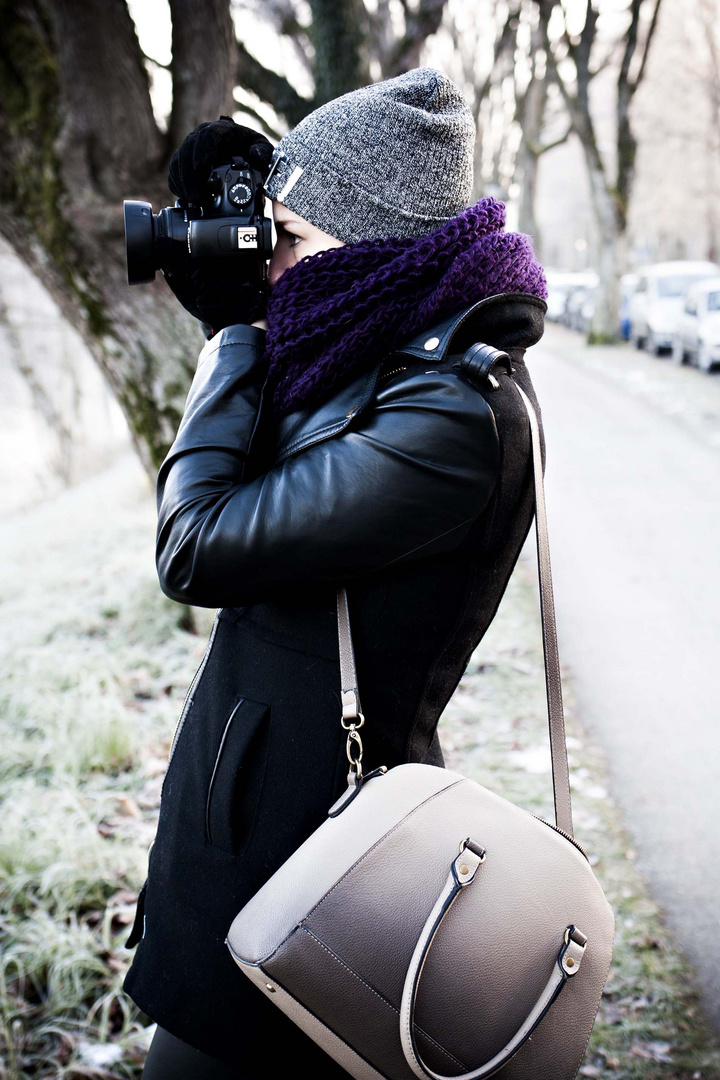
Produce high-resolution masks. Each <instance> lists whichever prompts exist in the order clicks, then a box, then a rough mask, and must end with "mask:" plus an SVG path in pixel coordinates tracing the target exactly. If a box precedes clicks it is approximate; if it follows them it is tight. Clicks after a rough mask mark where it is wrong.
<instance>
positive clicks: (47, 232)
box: [0, 0, 720, 1080]
mask: <svg viewBox="0 0 720 1080" xmlns="http://www.w3.org/2000/svg"><path fill="white" fill-rule="evenodd" d="M0 27H1V28H2V29H1V30H0V373H1V375H2V382H3V393H2V395H0V418H1V419H2V423H0V450H1V451H2V461H3V468H2V470H1V472H0V604H1V605H2V606H1V607H0V635H2V642H1V647H0V664H1V665H2V682H1V684H0V745H1V746H2V751H1V753H0V802H1V804H2V811H1V813H0V957H1V959H0V1078H2V1080H21V1078H25V1077H70V1078H81V1077H82V1078H85V1077H96V1078H98V1077H99V1078H101V1080H103V1078H113V1077H116V1078H123V1077H125V1078H133V1077H139V1076H140V1073H141V1071H142V1063H143V1059H144V1055H145V1052H146V1049H147V1045H148V1042H149V1039H150V1038H151V1036H152V1032H153V1023H152V1019H151V1018H150V1017H146V1016H144V1015H142V1014H140V1013H138V1010H137V1009H136V1007H135V1006H134V1005H133V1003H132V1002H131V1001H130V1000H129V998H127V997H126V996H125V995H124V994H123V993H122V990H121V988H120V987H121V983H122V979H123V977H124V973H125V971H126V969H127V967H128V965H129V963H130V959H131V956H132V954H131V953H130V952H129V951H128V950H126V949H124V947H123V942H124V941H125V940H126V938H127V935H128V933H129V927H130V924H131V923H132V920H133V916H134V910H135V902H136V899H137V890H138V887H139V885H140V884H141V882H142V881H143V879H144V876H145V869H146V863H147V851H148V848H149V845H150V843H151V842H152V839H153V836H154V832H155V825H156V821H157V813H158V805H159V793H160V786H161V783H162V778H163V773H164V768H165V762H166V758H167V753H168V749H169V745H170V741H171V739H172V734H173V729H174V726H175V723H176V721H177V718H178V716H179V714H180V711H181V708H182V704H183V699H184V697H185V694H186V691H187V687H188V685H189V683H190V680H191V678H192V675H193V673H194V671H195V669H196V668H197V666H198V664H199V662H200V659H201V657H202V655H203V652H204V649H205V644H206V640H207V635H208V632H209V629H210V626H211V623H212V620H213V616H214V611H211V610H209V609H198V608H186V607H183V606H181V605H177V604H174V603H173V602H171V601H170V600H168V599H167V598H166V597H164V596H163V594H162V593H161V592H160V589H159V585H158V583H157V578H156V575H155V566H154V531H155V503H154V482H155V475H156V472H157V469H158V467H159V465H160V463H161V462H162V460H163V457H164V455H165V453H166V451H167V449H168V447H169V445H170V444H171V442H172V440H173V438H174V434H175V431H176V429H177V426H178V424H179V421H180V418H181V416H182V411H183V406H184V402H185V397H186V394H187V390H188V387H189V384H190V381H191V379H192V375H193V372H194V368H195V363H196V359H197V354H198V351H199V349H200V348H201V346H202V344H203V338H202V335H201V333H200V330H199V328H198V326H197V324H196V323H195V322H194V320H192V319H191V317H190V316H189V315H187V314H186V313H185V312H184V311H183V309H182V308H180V306H179V305H178V304H177V302H176V300H175V299H174V297H173V296H172V295H171V293H170V291H169V289H168V288H167V286H166V285H165V283H164V281H163V280H162V277H161V275H159V276H158V280H157V281H155V283H154V284H152V285H148V286H143V287H140V288H133V289H129V288H128V286H127V284H126V278H125V260H124V243H123V224H122V200H123V199H125V198H130V199H133V198H134V199H145V200H150V201H152V202H153V205H154V209H155V210H157V209H159V207H161V206H165V205H169V204H170V203H171V201H172V199H171V196H170V194H169V192H168V190H167V187H166V183H165V179H166V174H167V164H168V160H169V157H170V155H171V153H172V152H173V150H174V149H175V148H176V147H177V146H178V145H179V143H180V142H181V141H182V139H183V137H184V136H185V134H187V132H188V131H190V130H191V129H192V128H193V127H194V126H195V125H196V124H198V123H199V122H201V121H202V120H207V119H215V118H217V117H218V116H219V115H220V113H230V114H232V115H233V116H234V118H235V119H236V120H237V121H238V122H239V123H242V124H246V125H249V126H253V127H256V128H257V129H258V130H261V131H263V132H264V133H265V134H266V135H267V136H268V137H269V138H270V139H271V140H272V141H273V142H276V141H277V140H278V139H279V138H280V137H281V135H282V134H283V132H285V131H286V130H288V129H289V128H291V127H293V126H294V125H295V124H297V123H298V122H299V121H300V120H301V119H302V117H303V116H304V115H306V114H307V113H308V112H309V111H311V110H312V109H313V108H315V107H316V106H318V105H320V104H322V103H323V102H325V101H328V100H330V99H331V98H334V97H336V96H338V95H340V94H342V93H345V92H346V91H349V90H352V89H355V88H356V87H359V86H362V85H365V84H367V83H368V82H371V81H376V80H380V79H384V78H389V77H392V76H395V75H398V74H400V73H402V72H403V71H406V70H408V69H409V68H412V67H417V66H425V65H428V66H433V67H438V68H440V69H442V70H443V71H444V72H445V73H446V74H447V75H449V76H450V77H451V78H452V79H454V80H455V81H456V82H457V84H458V85H459V86H460V87H461V88H462V90H463V93H464V94H465V96H466V98H467V100H468V103H469V104H470V106H471V108H472V110H473V113H474V116H475V120H476V125H477V148H476V161H475V191H474V199H478V198H480V197H482V196H485V195H493V196H495V197H496V198H499V199H502V200H503V201H504V202H505V203H506V206H507V215H508V228H509V229H516V230H520V231H522V232H525V233H528V234H530V235H531V236H532V238H533V241H534V245H535V250H536V252H537V254H538V256H539V258H540V259H541V261H542V262H543V264H544V265H545V267H546V272H547V277H548V285H549V298H548V313H547V325H546V333H545V336H544V338H543V340H542V341H541V342H540V343H539V344H538V345H537V346H535V347H534V348H533V349H532V350H531V351H530V352H529V353H528V356H527V363H528V367H529V370H530V374H531V377H532V379H533V381H534V384H535V386H536V389H537V393H538V398H539V401H540V404H541V407H542V412H543V419H544V424H545V433H546V439H547V445H548V458H547V472H546V477H547V495H548V514H549V527H550V538H551V546H552V552H553V566H554V575H555V590H556V602H557V608H558V618H559V643H560V652H561V659H562V660H563V675H564V680H565V696H566V701H567V709H568V728H569V732H570V734H569V750H570V758H571V766H572V772H573V793H574V800H575V813H576V824H577V832H578V836H579V838H580V841H581V843H583V845H584V846H585V847H586V849H587V851H588V853H589V856H590V861H591V863H592V865H593V867H594V869H595V871H596V873H597V874H598V876H599V877H600V879H601V881H602V884H603V886H604V888H605V889H606V892H607V895H608V897H609V899H610V900H611V903H612V904H613V907H614V909H615V912H616V920H617V940H616V953H615V961H614V964H613V969H612V971H611V975H610V978H609V980H608V984H607V986H606V989H605V993H604V996H603V1001H602V1004H601V1008H600V1013H599V1017H598V1023H597V1024H596V1027H595V1031H594V1033H593V1037H592V1040H591V1043H590V1046H589V1048H588V1053H587V1056H586V1059H585V1062H584V1063H583V1066H582V1068H581V1072H580V1075H581V1076H585V1077H602V1078H619V1080H634V1078H643V1080H655V1078H660V1077H663V1078H664V1077H668V1078H674V1080H698V1078H710V1077H715V1078H718V1077H720V1050H719V1046H718V1033H719V1032H720V933H719V931H720V902H719V901H718V899H717V898H718V896H719V895H720V783H719V782H718V779H719V775H720V723H719V722H718V721H719V720H720V715H719V713H720V710H719V708H718V678H717V674H716V670H717V666H718V662H717V653H718V645H719V644H720V616H719V614H718V613H719V612H720V571H719V569H718V566H719V562H720V560H719V559H718V548H719V546H720V499H719V497H718V496H720V483H719V480H718V477H719V475H720V375H719V371H720V0H204V2H201V3H198V2H197V0H196V2H194V3H191V2H190V0H169V2H168V0H84V2H83V3H82V4H78V3H75V2H74V0H0ZM533 543H534V540H533V536H532V534H531V536H530V537H529V538H528V543H527V544H526V547H525V549H524V551H523V554H522V557H521V560H520V562H519V564H518V567H517V570H516V572H515V574H514V575H513V578H512V580H511V582H510V585H509V587H508V590H507V593H506V596H505V598H504V599H503V603H502V605H501V608H500V611H499V613H498V616H497V618H496V620H495V622H494V623H493V625H492V627H491V628H490V631H489V632H488V634H487V636H486V638H485V639H484V640H483V642H481V644H480V646H479V647H478V650H477V651H476V653H475V655H474V656H473V659H472V661H471V663H470V665H469V667H468V671H467V673H466V675H465V676H464V677H463V680H462V682H461V684H460V686H459V687H458V690H457V692H456V694H455V695H454V697H453V699H452V701H451V703H450V705H449V706H448V708H447V710H446V712H445V713H444V715H443V718H442V720H441V726H440V733H441V739H442V742H443V746H444V747H445V751H446V759H447V764H448V766H449V767H453V768H458V769H460V770H461V771H463V772H465V773H466V774H467V775H471V776H473V777H475V778H476V779H478V780H479V782H481V783H485V784H487V785H488V786H490V787H492V788H493V789H494V790H497V791H499V792H500V793H502V794H504V795H506V796H507V797H509V798H513V799H514V800H515V801H517V802H518V803H520V804H521V805H523V806H525V807H527V808H528V809H530V810H532V811H533V812H534V813H541V814H543V815H544V816H546V817H550V816H551V813H552V807H551V798H550V779H549V755H548V750H547V737H546V733H545V724H546V717H545V703H544V684H543V668H542V648H541V640H540V622H539V614H538V605H537V582H536V577H535V569H534V549H533ZM308 782H310V778H308Z"/></svg>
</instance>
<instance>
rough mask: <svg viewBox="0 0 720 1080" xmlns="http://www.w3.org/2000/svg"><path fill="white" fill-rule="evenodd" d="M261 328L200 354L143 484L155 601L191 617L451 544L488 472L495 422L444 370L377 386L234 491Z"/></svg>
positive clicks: (480, 499) (256, 406) (247, 444)
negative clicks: (173, 426)
mask: <svg viewBox="0 0 720 1080" xmlns="http://www.w3.org/2000/svg"><path fill="white" fill-rule="evenodd" d="M264 333H265V331H263V330H260V329H259V328H257V327H250V326H234V327H228V328H227V329H226V330H224V331H222V332H221V333H220V334H218V335H216V337H214V338H213V339H211V341H209V342H208V344H207V345H206V346H205V348H204V349H203V351H202V353H201V354H200V360H199V362H198V368H197V371H196V374H195V377H194V380H193V383H192V386H191V388H190V392H189V394H188V398H187V402H186V407H185V412H184V415H183V418H182V422H181V424H180V427H179V429H178V433H177V437H176V439H175V442H174V443H173V445H172V447H171V448H170V451H169V452H168V455H167V457H166V458H165V460H164V462H163V463H162V465H161V467H160V471H159V473H158V480H157V505H158V530H157V547H156V564H157V570H158V576H159V580H160V585H161V587H162V590H163V592H164V593H165V594H166V595H167V596H169V597H170V598H171V599H173V600H176V601H178V602H180V603H184V604H192V605H195V606H198V607H236V606H242V605H246V604H251V603H256V602H266V601H268V599H270V598H271V597H272V594H273V593H275V592H277V591H278V590H279V591H281V592H282V590H287V589H288V587H293V586H298V585H299V586H302V585H309V584H313V583H317V582H333V583H336V584H340V583H341V582H347V581H350V580H352V579H356V578H359V577H362V576H364V575H367V574H372V573H373V572H376V571H378V570H381V569H386V568H387V567H389V566H391V565H396V564H397V565H400V564H402V563H406V562H409V561H414V560H418V559H423V558H426V557H429V556H430V555H437V554H442V553H445V552H450V551H452V550H453V549H454V548H455V547H457V546H458V545H459V544H460V543H461V541H462V539H463V537H464V536H465V534H466V533H467V531H468V529H469V528H470V526H471V525H472V523H473V522H474V521H475V520H476V518H477V517H478V515H479V514H481V513H482V511H483V509H484V508H485V506H486V505H487V503H488V501H489V499H490V496H491V494H492V491H493V488H494V486H495V483H496V480H497V476H498V474H499V468H500V450H499V442H498V435H497V429H496V426H495V419H494V417H493V414H492V411H491V410H490V408H489V406H488V405H487V403H486V402H485V400H484V398H483V397H482V395H481V394H480V393H478V392H477V390H475V389H474V387H473V386H471V385H470V384H469V383H468V382H466V380H465V379H464V378H462V377H461V376H460V375H458V374H456V373H454V372H451V371H439V372H430V373H426V372H424V371H423V372H415V373H414V374H410V375H409V376H406V377H404V378H401V379H395V380H393V381H391V382H390V383H389V384H388V385H387V386H386V387H382V388H381V389H380V390H379V391H378V392H377V393H376V395H375V398H374V399H373V401H372V402H371V403H370V405H369V406H368V407H367V408H366V409H365V410H364V411H362V412H361V413H360V414H359V416H358V418H357V421H353V423H352V424H351V426H350V427H349V428H347V429H345V431H344V432H343V433H342V434H340V435H336V436H335V437H331V438H327V439H325V440H324V441H319V442H316V443H314V444H313V445H310V446H309V447H308V448H307V449H305V450H304V451H302V452H300V453H297V454H295V456H290V457H287V458H286V459H285V460H283V461H282V462H281V463H280V464H275V465H273V466H272V467H271V468H270V469H269V470H268V471H266V472H264V473H262V474H261V475H254V476H252V478H246V479H245V480H244V474H245V472H246V468H245V467H246V463H247V461H248V455H249V453H250V448H251V444H252V439H253V435H254V433H255V431H256V429H257V426H258V416H259V412H260V409H261V391H262V386H263V383H264V380H265V376H266V371H265V367H264V361H263V358H262V345H263V338H264Z"/></svg>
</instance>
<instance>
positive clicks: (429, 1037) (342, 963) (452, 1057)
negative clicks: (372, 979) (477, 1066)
mask: <svg viewBox="0 0 720 1080" xmlns="http://www.w3.org/2000/svg"><path fill="white" fill-rule="evenodd" d="M300 929H301V930H304V931H305V933H306V934H309V935H310V937H311V938H312V939H313V940H314V941H316V942H317V944H318V945H319V946H320V947H321V948H322V949H324V950H325V952H326V953H328V954H329V955H330V956H332V958H333V960H337V962H338V964H340V966H341V967H343V968H344V969H345V970H346V971H349V972H350V974H351V975H353V976H354V977H355V978H356V979H357V980H358V982H360V983H362V985H363V986H364V987H366V988H367V989H368V990H370V991H371V992H372V993H373V994H375V996H376V997H378V998H380V1000H381V1001H382V1003H383V1005H387V1007H388V1008H389V1009H392V1011H393V1012H394V1013H396V1014H397V1015H398V1016H399V1015H400V1010H399V1009H398V1008H397V1007H396V1006H395V1005H393V1003H392V1002H391V1001H388V999H387V998H386V997H385V996H384V995H383V994H381V993H380V991H379V990H376V989H375V987H374V986H371V985H370V983H369V982H368V981H367V980H366V979H364V978H363V977H362V975H360V973H359V972H357V971H355V969H354V968H351V967H350V965H349V964H347V963H346V962H345V961H344V960H343V959H342V958H341V957H340V956H338V955H337V953H335V952H333V950H332V949H331V948H330V947H329V946H328V945H326V944H325V942H324V941H321V939H320V938H319V937H317V935H316V934H313V932H312V930H310V929H309V928H308V927H307V926H305V925H304V924H302V923H301V925H300ZM414 1027H416V1028H417V1030H418V1031H420V1032H422V1034H423V1035H424V1036H425V1038H426V1039H427V1040H428V1041H429V1042H431V1043H432V1044H433V1046H435V1047H436V1048H437V1049H438V1050H439V1051H440V1052H441V1053H443V1054H445V1056H446V1057H447V1058H449V1059H450V1061H453V1062H454V1063H455V1064H456V1065H459V1066H460V1067H461V1068H462V1069H467V1065H466V1064H465V1062H464V1061H460V1059H459V1058H456V1057H455V1055H454V1054H451V1053H450V1051H449V1050H446V1049H445V1047H444V1046H442V1045H441V1044H440V1043H439V1042H438V1041H437V1040H436V1039H434V1038H433V1037H432V1035H429V1034H428V1032H427V1031H425V1029H424V1028H421V1027H420V1025H419V1024H417V1023H416V1024H414Z"/></svg>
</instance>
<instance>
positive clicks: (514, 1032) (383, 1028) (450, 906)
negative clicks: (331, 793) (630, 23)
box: [226, 346, 614, 1080]
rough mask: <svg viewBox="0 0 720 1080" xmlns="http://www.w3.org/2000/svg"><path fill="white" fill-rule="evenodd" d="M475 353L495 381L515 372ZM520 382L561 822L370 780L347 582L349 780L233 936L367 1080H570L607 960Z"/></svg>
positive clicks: (452, 778) (609, 931)
mask: <svg viewBox="0 0 720 1080" xmlns="http://www.w3.org/2000/svg"><path fill="white" fill-rule="evenodd" d="M482 347H483V348H485V349H488V354H489V355H488V360H489V365H488V372H489V368H490V366H491V365H492V363H493V362H495V361H496V360H498V359H500V358H501V357H502V358H503V359H505V360H507V361H508V363H509V358H508V357H507V355H506V354H499V353H498V352H497V351H496V350H490V349H489V348H488V347H487V346H482ZM475 348H477V346H476V347H475ZM490 354H493V355H490ZM513 385H514V386H515V387H516V389H517V390H518V392H519V393H520V394H521V395H522V398H523V401H524V403H525V407H526V409H527V413H528V417H529V421H530V428H531V436H532V455H533V472H534V478H535V506H536V512H535V521H536V534H537V551H538V565H539V579H540V600H541V612H542V627H543V645H544V653H545V678H546V684H547V695H548V713H549V720H550V744H551V751H552V777H553V785H554V794H555V820H556V824H555V825H551V824H549V823H548V822H545V821H542V820H541V819H539V818H536V817H534V816H533V815H532V814H530V813H528V812H527V811H525V810H521V809H520V808H519V807H517V806H515V805H513V804H512V803H510V802H508V801H507V800H506V799H503V798H501V797H500V796H498V795H495V794H494V793H493V792H492V791H488V790H487V789H486V788H484V787H481V786H480V785H479V784H477V783H475V782H474V781H473V780H469V779H466V778H464V777H463V776H461V775H459V774H458V773H455V772H451V771H449V770H447V769H442V768H438V767H437V766H434V765H422V764H406V765H397V766H395V767H394V768H392V769H389V770H387V769H386V768H385V767H384V766H383V767H381V768H380V769H375V770H373V772H372V773H368V774H367V775H363V772H362V741H361V737H360V734H359V730H358V729H359V728H360V727H361V726H362V724H363V723H364V717H363V714H362V712H361V709H360V700H359V695H358V688H357V680H356V677H355V662H354V654H353V648H352V639H351V637H350V625H349V619H348V608H347V594H346V591H345V589H344V588H341V589H339V590H338V634H339V646H340V669H341V680H342V706H343V715H342V721H341V722H342V725H343V727H345V728H347V730H348V740H347V753H348V758H349V760H350V774H349V777H348V780H349V783H348V788H347V791H346V792H344V793H343V795H342V796H341V797H340V799H338V801H337V802H336V803H335V804H334V806H332V807H331V808H330V810H329V811H328V818H327V820H326V821H325V822H323V824H322V825H321V826H320V827H319V828H318V829H317V830H316V831H315V832H314V833H312V835H311V836H310V837H309V838H308V839H307V840H306V841H305V843H304V844H302V845H301V846H300V847H299V848H298V849H297V851H295V852H294V853H293V855H292V856H291V857H290V858H289V859H288V860H287V861H286V862H285V863H283V865H282V866H281V867H280V869H279V870H278V871H277V872H276V873H275V874H273V876H272V877H271V878H270V879H269V880H268V881H267V882H266V883H265V885H264V886H263V887H262V888H261V889H260V890H259V891H258V892H257V893H256V894H255V895H254V896H253V897H252V898H251V900H250V901H249V902H248V903H247V904H246V905H245V906H244V907H243V908H242V910H241V911H240V912H239V914H238V915H237V916H236V918H235V919H234V921H233V923H232V926H231V927H230V930H229V933H228V936H227V938H226V944H227V945H228V947H229V949H230V952H231V953H232V956H233V958H234V960H235V961H236V963H237V964H238V967H239V968H240V970H241V971H243V972H244V973H245V975H247V977H248V978H249V979H250V980H251V981H252V982H254V983H255V985H256V986H258V987H259V988H260V990H261V991H262V992H263V993H264V994H265V995H266V996H267V997H268V998H269V999H270V1000H271V1001H273V1002H274V1003H275V1004H276V1005H277V1006H278V1008H280V1009H282V1011H283V1012H284V1013H286V1014H287V1015H288V1016H289V1017H290V1018H291V1019H292V1020H293V1021H294V1022H295V1023H296V1024H298V1025H299V1027H301V1028H302V1029H303V1031H305V1032H306V1033H307V1034H308V1035H309V1036H310V1037H311V1038H312V1039H314V1040H315V1042H317V1043H318V1044H319V1045H320V1046H321V1047H322V1048H323V1049H324V1050H325V1051H327V1053H328V1054H330V1056H331V1057H333V1058H334V1059H335V1061H337V1062H338V1064H339V1065H340V1066H341V1067H342V1068H344V1069H345V1070H346V1071H347V1072H348V1073H350V1075H351V1076H354V1077H357V1080H370V1078H373V1080H379V1078H383V1077H384V1078H386V1080H412V1078H413V1077H419V1078H420V1080H426V1078H428V1077H429V1078H431V1080H446V1078H448V1077H459V1078H461V1080H484V1078H485V1077H489V1076H495V1075H500V1076H501V1077H502V1078H503V1080H571V1078H572V1077H574V1076H575V1075H576V1073H577V1071H578V1069H579V1067H580V1065H581V1063H582V1059H583V1056H584V1053H585V1048H586V1046H587V1042H588V1039H589V1037H590V1032H591V1030H592V1026H593V1023H594V1020H595V1015H596V1013H597V1009H598V1005H599V1003H600V996H601V994H602V989H603V986H604V984H605V979H606V978H607V974H608V970H609V967H610V961H611V958H612V947H613V929H614V920H613V914H612V911H611V909H610V906H609V905H608V903H607V901H606V900H605V897H604V895H603V892H602V889H601V888H600V885H599V884H598V882H597V880H596V878H595V876H594V874H593V872H592V870H591V868H590V865H589V863H588V861H587V858H586V856H585V853H584V852H583V850H582V849H581V848H580V847H579V845H577V844H576V843H575V841H574V839H573V826H572V813H571V806H570V785H569V776H568V764H567V750H566V746H565V727H564V719H563V705H562V694H561V682H560V667H559V661H558V653H557V639H556V633H555V613H554V603H553V596H552V582H551V576H550V559H549V549H548V543H547V524H546V518H545V500H544V490H543V474H542V463H541V456H540V434H539V429H538V424H537V418H536V416H535V412H534V410H533V407H532V404H531V402H530V401H529V399H528V398H527V396H526V395H525V393H524V392H523V391H522V389H521V388H520V387H519V386H518V385H517V383H513Z"/></svg>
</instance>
